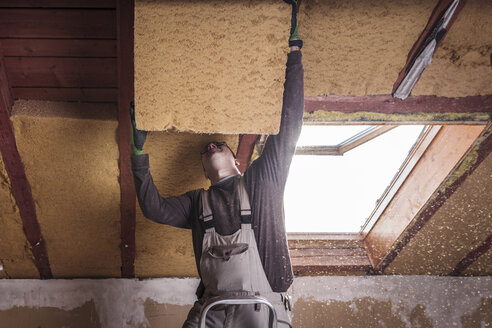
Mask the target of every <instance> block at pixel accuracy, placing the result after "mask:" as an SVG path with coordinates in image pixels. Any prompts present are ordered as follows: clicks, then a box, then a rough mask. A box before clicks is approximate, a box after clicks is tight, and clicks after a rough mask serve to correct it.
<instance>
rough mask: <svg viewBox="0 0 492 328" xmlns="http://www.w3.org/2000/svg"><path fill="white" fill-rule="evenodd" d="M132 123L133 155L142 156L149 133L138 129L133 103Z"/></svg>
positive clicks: (131, 111) (131, 107)
mask: <svg viewBox="0 0 492 328" xmlns="http://www.w3.org/2000/svg"><path fill="white" fill-rule="evenodd" d="M130 121H131V123H132V130H131V132H132V133H131V145H132V154H133V155H142V153H143V152H142V149H143V145H144V143H145V139H146V138H147V131H143V130H139V129H137V123H136V122H135V105H134V104H133V101H132V102H131V103H130Z"/></svg>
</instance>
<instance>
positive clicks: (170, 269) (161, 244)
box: [135, 132, 239, 277]
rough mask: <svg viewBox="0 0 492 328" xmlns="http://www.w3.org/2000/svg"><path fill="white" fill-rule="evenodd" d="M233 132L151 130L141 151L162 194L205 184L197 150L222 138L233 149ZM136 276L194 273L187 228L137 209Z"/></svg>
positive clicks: (206, 182) (193, 259)
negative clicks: (153, 218) (154, 219)
mask: <svg viewBox="0 0 492 328" xmlns="http://www.w3.org/2000/svg"><path fill="white" fill-rule="evenodd" d="M238 139H239V138H238V136H237V135H206V134H191V133H177V132H151V133H149V135H148V137H147V141H146V142H145V146H144V152H146V153H148V154H149V157H150V172H151V173H152V177H153V179H154V182H155V184H156V185H157V188H158V189H159V192H160V193H161V195H162V196H163V197H166V196H177V195H181V194H184V193H186V192H187V191H189V190H193V189H199V188H208V186H209V185H210V182H209V181H208V180H207V179H205V176H204V174H203V168H202V164H201V161H200V151H201V150H202V149H203V147H204V146H205V145H206V144H207V143H208V142H210V141H214V140H215V141H226V142H227V144H228V145H229V146H230V147H231V149H233V150H235V149H237V142H238ZM135 236H136V237H135V238H136V244H137V251H136V258H135V273H136V275H137V276H138V277H163V276H164V277H173V276H174V277H183V276H196V275H197V272H196V268H195V257H194V253H193V245H192V242H191V231H190V230H187V229H179V228H174V227H170V226H166V225H162V224H158V223H155V222H152V221H150V220H148V219H146V218H144V216H143V214H142V212H141V211H140V208H138V209H137V227H136V232H135Z"/></svg>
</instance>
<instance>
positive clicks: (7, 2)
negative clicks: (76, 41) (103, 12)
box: [0, 0, 116, 8]
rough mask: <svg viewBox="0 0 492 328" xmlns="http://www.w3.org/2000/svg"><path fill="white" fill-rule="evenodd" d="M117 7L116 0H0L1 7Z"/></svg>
mask: <svg viewBox="0 0 492 328" xmlns="http://www.w3.org/2000/svg"><path fill="white" fill-rule="evenodd" d="M1 7H7V8H115V7H116V0H69V1H67V0H14V1H12V0H0V8H1Z"/></svg>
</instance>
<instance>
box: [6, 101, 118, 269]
mask: <svg viewBox="0 0 492 328" xmlns="http://www.w3.org/2000/svg"><path fill="white" fill-rule="evenodd" d="M23 106H24V107H26V106H27V107H33V106H34V107H43V108H46V106H48V107H49V106H56V107H63V106H67V107H69V106H71V105H70V104H67V103H47V102H37V101H29V102H24V103H23ZM87 106H91V105H87ZM14 110H15V105H14ZM12 121H13V124H14V129H15V137H16V141H17V147H18V149H19V153H20V155H21V157H22V160H23V162H24V166H25V170H26V175H27V178H28V180H29V183H30V185H31V189H32V194H33V198H34V202H35V204H36V213H37V217H38V221H39V224H40V226H41V231H42V233H43V236H44V238H45V240H46V245H47V251H48V256H49V259H50V265H51V269H52V272H53V276H54V277H119V276H120V275H121V274H120V266H121V260H120V258H121V256H120V250H119V245H120V186H119V183H118V174H119V173H118V172H119V170H118V145H117V138H116V131H117V125H118V123H117V122H116V121H110V120H105V121H102V120H96V119H75V118H67V117H63V118H60V117H40V116H27V115H22V114H20V113H16V114H15V115H14V116H12Z"/></svg>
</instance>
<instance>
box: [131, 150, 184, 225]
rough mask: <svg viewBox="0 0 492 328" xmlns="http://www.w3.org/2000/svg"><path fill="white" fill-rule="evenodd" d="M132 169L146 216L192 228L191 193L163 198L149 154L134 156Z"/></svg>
mask: <svg viewBox="0 0 492 328" xmlns="http://www.w3.org/2000/svg"><path fill="white" fill-rule="evenodd" d="M132 169H133V177H134V180H135V189H136V192H137V198H138V203H139V204H140V208H141V209H142V212H143V214H144V216H145V217H146V218H148V219H150V220H152V221H155V222H158V223H162V224H168V225H171V226H174V227H178V228H187V229H190V228H191V225H190V222H189V217H190V213H191V206H192V197H191V195H190V194H189V193H186V194H184V195H181V196H172V197H166V198H163V197H162V196H161V195H160V194H159V191H158V190H157V187H156V186H155V184H154V180H153V179H152V176H151V174H150V171H149V156H148V155H147V154H143V155H137V156H132Z"/></svg>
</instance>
